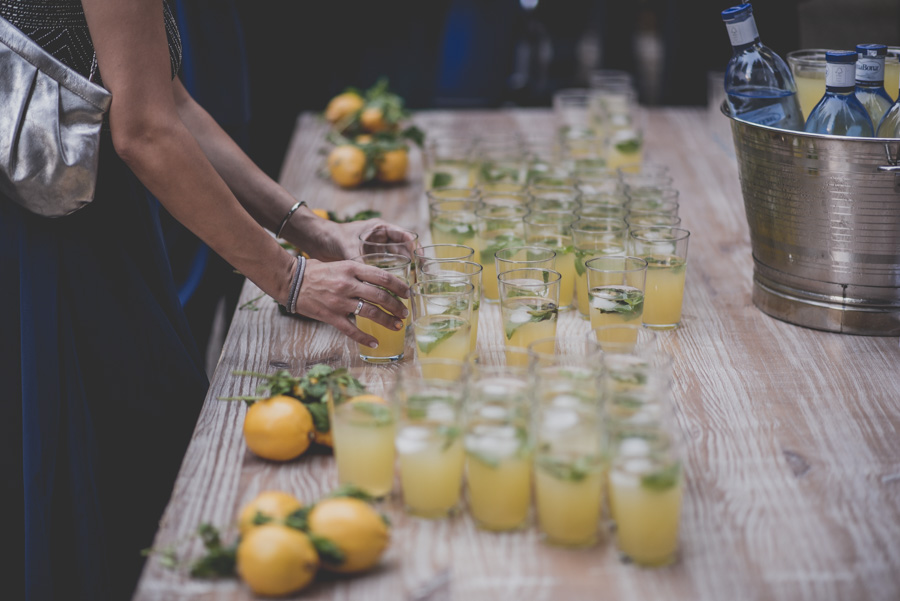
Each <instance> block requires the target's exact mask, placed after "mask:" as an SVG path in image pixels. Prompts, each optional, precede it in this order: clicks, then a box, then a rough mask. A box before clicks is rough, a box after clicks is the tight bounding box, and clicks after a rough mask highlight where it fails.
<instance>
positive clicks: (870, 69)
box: [856, 44, 894, 128]
mask: <svg viewBox="0 0 900 601" xmlns="http://www.w3.org/2000/svg"><path fill="white" fill-rule="evenodd" d="M856 55H857V58H856V98H857V99H858V100H859V101H860V102H861V103H862V105H863V106H864V107H866V112H867V113H869V118H870V119H871V120H872V125H873V126H875V127H876V128H877V127H878V124H879V123H881V119H882V118H883V117H884V115H885V113H887V112H888V109H890V108H891V105H892V104H893V103H894V99H893V98H891V97H890V96H889V95H888V93H887V92H886V91H885V90H884V57H885V56H887V46H885V45H884V44H857V46H856Z"/></svg>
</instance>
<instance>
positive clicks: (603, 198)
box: [575, 194, 628, 219]
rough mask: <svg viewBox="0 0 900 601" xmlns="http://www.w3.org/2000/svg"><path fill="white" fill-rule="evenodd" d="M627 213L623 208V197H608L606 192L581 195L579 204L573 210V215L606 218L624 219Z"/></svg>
mask: <svg viewBox="0 0 900 601" xmlns="http://www.w3.org/2000/svg"><path fill="white" fill-rule="evenodd" d="M627 214H628V209H626V208H625V198H624V196H623V197H622V198H621V199H615V198H610V197H608V195H606V194H592V195H585V194H582V196H581V206H580V207H579V208H578V209H576V210H575V216H576V217H578V218H579V219H581V218H583V217H601V218H606V219H624V218H625V215H627Z"/></svg>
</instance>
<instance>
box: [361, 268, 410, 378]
mask: <svg viewBox="0 0 900 601" xmlns="http://www.w3.org/2000/svg"><path fill="white" fill-rule="evenodd" d="M353 260H354V261H358V262H360V263H365V264H366V265H374V266H375V267H379V268H381V269H383V270H385V271H387V272H388V273H390V274H392V275H394V276H396V277H398V278H400V279H401V280H403V281H404V282H406V283H407V284H408V283H409V275H410V264H411V262H410V259H409V257H406V256H404V255H395V254H391V253H370V254H366V255H361V256H359V257H356V258H354V259H353ZM400 300H401V301H402V302H403V305H404V306H405V307H406V308H409V300H408V299H405V298H402V299H400ZM375 306H376V307H377V306H378V305H375ZM379 308H380V307H379ZM408 325H409V317H407V318H406V319H404V320H403V326H404V327H402V328H400V329H399V330H391V329H388V328H386V327H384V326H383V325H381V324H380V323H376V322H374V321H372V320H371V319H368V318H366V317H363V316H362V315H357V316H356V327H358V328H359V329H360V330H362V331H363V332H365V333H366V334H369V335H371V336H373V337H374V338H375V340H377V341H378V348H371V347H368V346H365V345H362V344H360V345H358V348H359V358H360V359H362V360H363V361H365V362H367V363H391V362H394V361H399V360H400V359H402V358H403V352H404V350H405V347H406V326H408Z"/></svg>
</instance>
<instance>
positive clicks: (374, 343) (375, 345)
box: [369, 342, 378, 348]
mask: <svg viewBox="0 0 900 601" xmlns="http://www.w3.org/2000/svg"><path fill="white" fill-rule="evenodd" d="M369 346H370V347H372V348H378V343H377V342H370V343H369Z"/></svg>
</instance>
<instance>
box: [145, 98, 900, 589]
mask: <svg viewBox="0 0 900 601" xmlns="http://www.w3.org/2000/svg"><path fill="white" fill-rule="evenodd" d="M415 120H416V122H417V123H419V124H420V125H422V126H423V127H425V128H426V129H428V130H429V131H432V132H435V131H452V132H455V133H469V134H473V135H474V134H476V133H484V132H503V131H515V130H519V131H522V132H525V133H527V134H529V135H542V134H543V135H545V134H551V133H552V131H553V121H552V115H551V113H550V112H549V111H546V110H514V111H502V112H501V111H453V112H450V111H435V112H425V113H420V114H417V115H416V117H415ZM647 130H648V144H647V145H648V148H649V155H650V157H651V158H652V159H653V160H656V161H659V162H661V163H665V164H667V165H669V166H670V168H671V170H672V173H673V177H674V178H675V186H676V187H677V188H679V189H680V191H681V204H682V208H681V215H682V218H683V220H684V224H685V226H686V227H688V228H689V229H690V230H691V232H692V238H691V242H690V244H691V248H690V252H689V266H688V272H687V287H686V296H685V308H684V327H683V328H682V329H679V330H677V331H675V332H669V333H665V334H663V335H661V337H660V341H661V345H662V346H663V348H665V349H666V350H667V351H668V352H670V353H671V354H672V356H673V359H674V386H673V397H674V399H673V400H674V407H675V414H676V418H677V422H678V424H679V425H680V427H681V429H682V432H683V434H684V440H685V442H684V455H685V458H686V477H687V487H686V494H685V500H684V507H683V514H682V546H681V558H680V561H679V562H678V563H677V564H676V565H674V566H671V567H668V568H665V569H661V570H644V569H639V568H636V567H634V566H630V565H624V564H622V563H620V562H619V560H618V558H617V556H616V553H615V550H614V549H613V547H612V545H611V544H610V543H609V542H606V543H604V544H601V545H599V546H597V547H596V548H594V549H591V550H586V551H568V550H562V549H556V548H550V547H546V546H543V545H541V544H540V543H539V541H538V536H537V533H536V531H535V530H534V529H530V530H527V531H524V532H520V533H513V534H502V535H498V534H491V533H485V532H481V531H479V530H477V529H475V527H474V525H473V523H472V521H471V520H470V519H469V518H468V517H467V516H466V515H465V514H463V515H461V516H458V517H456V518H454V519H452V520H447V521H441V522H429V521H425V520H420V519H416V518H411V517H408V516H406V515H404V514H403V512H402V509H401V505H400V503H399V500H398V499H391V500H389V501H387V502H385V503H384V509H385V511H387V512H388V513H389V515H390V516H391V518H392V520H393V522H394V525H395V527H394V539H393V542H392V545H391V547H390V549H389V551H388V553H387V554H386V556H385V558H384V561H383V563H382V566H381V567H380V568H379V569H378V570H376V571H375V572H374V573H371V574H367V575H364V576H361V577H358V578H352V579H326V580H323V581H321V582H318V583H317V584H316V585H314V586H313V587H312V588H310V589H308V590H306V591H304V592H303V593H302V595H300V597H302V598H307V599H333V600H338V599H400V598H402V599H466V600H469V599H476V600H477V599H491V600H493V601H496V600H497V599H510V598H515V599H518V600H521V601H527V600H539V599H559V598H566V599H587V598H591V599H597V598H600V599H607V598H608V599H625V600H631V599H634V600H641V599H662V598H665V599H691V600H695V599H698V600H710V601H713V600H715V601H719V600H721V599H747V600H763V599H779V600H780V599H783V600H791V601H793V600H810V601H813V600H815V601H821V600H843V599H871V600H878V601H881V600H884V601H888V600H896V599H898V598H900V576H898V574H900V369H898V366H900V349H898V344H897V343H898V340H897V338H867V337H852V336H845V335H839V334H831V333H825V332H817V331H813V330H809V329H805V328H800V327H796V326H793V325H790V324H787V323H783V322H780V321H777V320H774V319H772V318H769V317H767V316H766V315H764V314H762V313H761V312H760V311H758V310H757V309H756V308H755V307H754V306H753V305H752V303H751V301H750V290H751V274H752V260H751V256H750V245H749V234H748V231H747V226H746V221H745V217H744V209H743V204H742V201H741V196H740V187H739V184H738V179H737V168H736V165H735V164H734V160H733V159H732V158H729V156H728V155H727V154H726V153H724V152H722V150H721V149H720V148H719V147H718V146H716V145H715V143H714V142H713V141H712V139H711V137H710V134H709V130H708V127H707V123H706V118H705V112H703V111H700V110H696V109H658V110H652V111H649V112H648V128H647ZM324 132H325V126H324V124H322V123H321V122H320V121H318V119H317V117H315V116H312V115H303V116H301V118H300V119H299V120H298V124H297V130H296V132H295V136H294V139H293V142H292V145H291V148H290V150H289V153H288V157H287V160H286V161H285V167H284V169H283V172H282V178H281V180H282V183H283V184H284V185H285V186H286V187H287V189H288V190H290V191H291V192H292V193H293V194H295V195H296V196H297V197H298V198H304V199H306V200H307V201H308V202H310V204H311V205H312V206H319V207H323V208H329V209H333V210H337V211H339V212H340V213H353V212H356V211H358V210H362V209H367V208H376V209H378V210H380V211H382V213H383V214H384V216H385V218H386V219H388V220H390V221H394V222H396V223H399V224H401V225H404V226H407V227H411V228H413V229H417V231H419V232H420V233H421V234H422V239H423V240H428V239H429V236H428V234H427V229H426V227H425V226H426V222H427V214H426V211H425V208H426V205H425V203H424V199H423V192H422V184H421V178H419V177H417V174H419V173H420V159H419V157H418V153H415V152H414V153H413V156H412V162H413V164H412V171H411V173H412V174H413V177H412V179H411V181H410V182H409V184H407V185H404V186H395V187H384V188H373V189H366V190H356V191H343V190H339V189H337V188H336V187H334V186H333V185H331V184H330V183H329V182H328V181H327V180H325V179H322V178H319V177H317V176H316V172H317V171H318V170H319V169H320V168H321V165H322V162H323V157H322V156H321V155H320V154H319V149H320V148H321V147H322V146H323V142H322V139H323V136H324ZM257 294H258V291H257V289H256V288H255V287H254V286H252V285H251V284H248V285H247V286H246V287H245V290H244V293H243V296H242V302H243V301H246V300H249V299H250V298H253V297H254V296H256V295H257ZM258 305H259V306H260V310H259V311H255V312H253V311H246V310H245V311H239V312H238V313H237V315H236V316H235V320H234V322H233V324H232V327H231V330H230V331H229V333H228V337H227V339H226V341H225V348H224V350H223V353H222V357H221V360H220V363H219V366H218V369H217V371H216V374H215V376H214V378H213V382H212V387H211V390H210V394H209V397H208V399H207V401H206V404H205V406H204V409H203V412H202V414H201V417H200V420H199V422H198V424H197V428H196V431H195V435H194V440H193V442H192V444H191V446H190V448H189V450H188V453H187V455H186V456H185V460H184V463H183V466H182V470H181V474H180V475H179V479H178V482H177V485H176V488H175V490H174V492H173V495H172V499H171V501H170V504H169V507H168V509H167V511H166V514H165V516H164V518H163V520H162V522H161V524H160V530H159V533H158V535H157V539H156V544H157V545H158V546H166V545H168V544H171V543H173V542H176V541H179V540H182V539H183V538H184V537H185V536H187V535H189V534H190V532H191V531H192V530H193V529H194V528H195V527H196V526H197V524H199V523H200V522H204V521H206V522H212V523H214V524H218V525H227V524H229V523H230V522H231V521H232V520H233V519H234V517H235V515H236V513H237V511H238V509H239V508H240V506H241V505H242V504H243V503H245V502H246V501H247V500H249V499H250V498H252V497H253V496H255V495H256V494H257V493H258V492H259V491H260V490H263V489H267V488H281V489H286V490H290V491H292V492H293V493H295V494H297V495H298V496H300V497H301V498H305V499H313V498H316V497H318V496H319V495H321V494H323V493H325V492H327V491H328V490H330V489H331V488H332V487H333V486H334V485H335V483H336V473H335V469H334V464H333V461H332V459H331V458H330V457H329V456H327V455H314V456H304V457H302V458H300V459H299V460H296V461H293V462H290V463H286V464H273V463H269V462H265V461H261V460H259V459H257V458H255V457H254V456H253V455H252V454H250V453H249V452H248V451H247V450H246V449H245V447H244V444H243V439H242V436H241V426H242V420H243V415H244V411H245V409H244V406H243V404H242V403H224V402H219V401H216V400H215V399H216V398H217V397H220V396H228V395H236V394H246V393H248V392H250V391H252V390H253V389H254V387H255V384H256V382H255V381H254V380H253V379H252V378H239V377H235V376H232V375H231V372H232V370H234V369H252V370H261V371H271V370H273V369H276V368H286V369H289V370H291V371H292V372H294V373H300V372H302V371H303V370H304V369H306V367H307V366H308V365H311V364H314V363H318V362H327V363H330V364H332V365H352V366H354V367H355V368H359V369H360V370H361V373H362V374H363V377H366V378H370V379H372V380H373V385H374V386H375V387H376V388H377V389H380V390H385V389H386V388H387V387H389V386H390V383H391V380H392V377H393V374H394V373H395V371H396V370H395V368H390V367H389V368H384V367H372V366H364V365H363V364H362V363H361V362H360V361H359V359H358V356H357V354H356V349H355V345H353V344H351V343H349V342H347V341H346V340H345V339H343V338H342V337H340V336H339V335H338V334H337V333H336V332H335V331H334V330H333V328H331V327H329V326H325V325H322V324H316V323H312V322H309V321H304V320H299V319H296V318H290V317H284V316H281V315H279V314H278V312H277V310H276V308H275V307H274V304H273V303H272V302H271V301H268V300H261V301H260V302H259V303H258ZM499 321H500V320H499V312H498V309H497V307H496V306H491V305H486V304H485V305H482V316H481V324H480V326H479V327H480V340H482V341H493V342H495V343H500V342H501V341H502V330H501V329H500V323H499ZM587 328H588V326H587V324H586V322H584V321H581V320H580V319H579V318H578V316H577V315H576V314H574V313H567V314H564V315H563V316H562V318H561V320H560V325H559V334H560V335H565V334H582V333H584V332H586V331H587ZM181 549H183V550H184V551H185V552H187V553H197V552H198V551H199V546H198V545H197V544H196V543H194V544H192V545H189V546H183V547H181ZM135 598H136V599H140V600H141V601H144V600H148V601H149V600H163V599H165V600H167V601H168V600H180V599H210V600H212V599H216V600H219V599H223V600H232V599H234V600H238V599H249V598H251V595H250V594H249V592H248V591H247V589H246V588H244V587H243V586H241V585H240V584H239V583H236V582H221V583H208V582H203V581H196V580H190V579H187V578H185V577H183V576H182V575H180V574H176V573H173V572H170V571H167V570H165V569H163V568H162V567H160V565H159V563H158V562H157V561H155V560H154V561H150V562H149V563H148V565H147V568H146V569H145V572H144V574H143V577H142V579H141V582H140V584H139V588H138V591H137V594H136V597H135Z"/></svg>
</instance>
